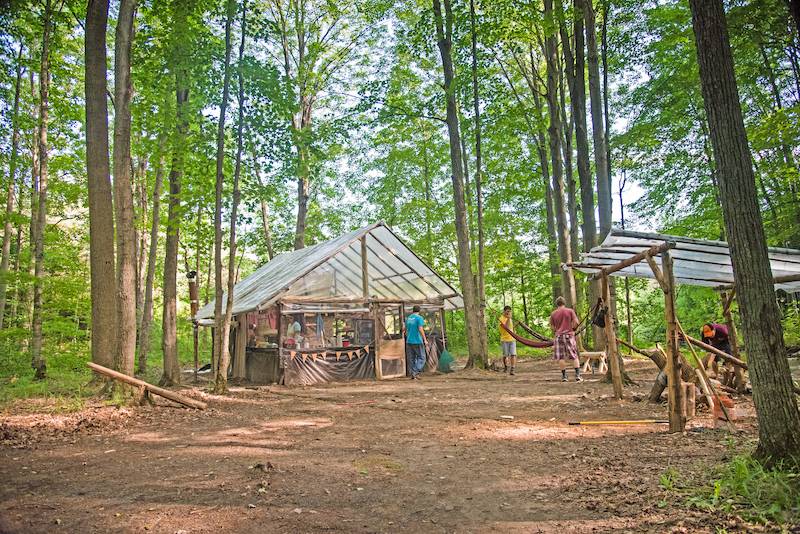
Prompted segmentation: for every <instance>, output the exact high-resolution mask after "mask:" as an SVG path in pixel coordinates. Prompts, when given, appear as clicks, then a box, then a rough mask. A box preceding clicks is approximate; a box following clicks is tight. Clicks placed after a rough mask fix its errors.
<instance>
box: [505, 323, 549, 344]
mask: <svg viewBox="0 0 800 534" xmlns="http://www.w3.org/2000/svg"><path fill="white" fill-rule="evenodd" d="M500 328H502V329H503V330H505V331H506V332H508V333H509V335H510V336H511V337H513V338H514V339H516V340H517V341H519V342H520V343H522V344H523V345H525V346H526V347H533V348H536V349H544V348H547V347H552V346H553V341H552V340H549V341H534V340H532V339H528V338H524V337H522V336H519V335H517V334H515V333H514V332H513V331H512V330H509V328H508V327H507V326H506V325H505V323H500Z"/></svg>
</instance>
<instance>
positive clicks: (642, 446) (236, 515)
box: [0, 360, 755, 534]
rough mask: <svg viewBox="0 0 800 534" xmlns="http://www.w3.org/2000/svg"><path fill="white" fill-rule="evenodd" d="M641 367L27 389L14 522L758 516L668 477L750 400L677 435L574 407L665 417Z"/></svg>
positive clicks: (4, 515)
mask: <svg viewBox="0 0 800 534" xmlns="http://www.w3.org/2000/svg"><path fill="white" fill-rule="evenodd" d="M627 367H628V370H629V371H630V372H631V374H632V376H633V377H634V378H635V379H636V380H638V381H639V386H634V387H629V388H627V389H626V399H625V400H623V401H621V402H618V401H615V400H613V399H612V398H611V393H612V391H611V386H610V385H609V384H604V383H600V382H599V379H600V376H599V375H598V376H594V377H593V376H592V375H588V376H586V381H585V382H583V383H575V382H574V381H570V382H568V383H562V382H561V380H560V375H559V373H558V371H557V370H556V369H555V367H554V364H553V362H550V361H525V362H522V363H521V364H519V365H518V370H517V376H515V377H509V376H507V375H504V374H502V373H494V372H489V371H466V372H464V371H462V372H458V373H454V374H451V375H446V376H443V375H436V376H424V378H423V379H422V380H420V381H419V382H416V381H410V380H407V379H397V380H389V381H383V382H360V383H349V384H332V385H327V386H324V387H307V388H286V387H278V386H271V387H258V388H245V387H240V388H234V389H233V391H232V394H231V395H230V396H227V397H217V396H210V395H207V394H205V393H203V392H202V391H201V390H199V389H194V390H185V392H186V393H187V394H190V395H192V396H195V397H198V398H204V400H206V401H207V402H208V403H209V409H208V410H206V411H196V410H186V409H181V408H175V407H170V406H167V403H166V401H165V402H164V403H163V404H160V405H159V406H156V407H142V408H128V409H119V408H115V407H108V406H103V405H99V404H98V405H96V406H93V407H88V408H86V409H84V410H83V411H81V412H79V413H75V414H71V415H65V416H52V415H43V414H30V413H27V414H26V413H22V414H21V413H20V411H21V410H20V408H21V406H17V407H16V408H15V410H14V412H7V413H5V414H3V415H2V417H0V480H2V484H0V532H81V533H89V532H165V533H173V534H174V533H181V534H183V533H199V532H459V533H461V532H504V533H505V532H512V533H514V532H526V533H528V532H560V533H566V532H607V531H612V530H621V531H626V532H714V531H715V529H716V528H725V529H727V531H728V532H737V531H745V530H747V529H748V527H747V526H745V525H743V524H741V523H739V522H738V520H736V519H732V518H727V517H718V516H714V515H710V514H707V513H702V512H699V511H691V510H688V511H687V509H685V508H684V507H682V506H680V503H679V502H676V501H679V500H680V498H678V497H676V496H674V495H672V494H670V493H669V492H667V491H666V490H665V489H663V488H662V487H661V486H660V485H659V477H660V475H662V474H663V473H664V472H665V471H666V470H667V468H668V467H670V466H671V467H674V468H675V469H677V470H678V471H679V472H680V473H681V474H682V475H684V476H688V477H692V476H695V477H698V479H699V478H700V477H701V476H702V475H703V473H705V472H706V469H707V467H708V466H709V465H712V464H714V463H717V462H720V461H723V460H724V459H726V458H728V457H730V456H731V455H732V454H735V453H737V452H739V451H741V450H744V449H746V448H747V447H748V446H749V444H750V443H751V442H752V439H753V437H754V433H755V431H754V428H753V425H754V418H753V410H752V404H751V403H750V402H749V401H742V402H741V403H740V404H739V405H737V413H738V415H739V416H740V419H739V421H738V422H737V430H736V431H734V432H733V433H730V432H727V431H725V430H715V429H713V421H712V420H711V417H710V416H709V414H708V413H700V414H698V417H697V418H695V419H694V420H692V421H691V422H690V424H689V428H688V429H687V432H686V433H684V434H678V435H674V434H668V433H667V432H666V425H658V424H651V425H638V426H619V425H617V426H593V427H590V426H570V425H568V424H567V422H568V421H570V420H581V419H595V420H596V419H645V418H654V417H655V418H665V417H666V407H665V406H663V405H662V406H653V405H648V404H647V403H646V401H643V400H637V399H638V398H639V397H641V396H645V395H646V393H647V391H648V390H649V388H650V385H651V383H652V378H653V377H654V375H655V373H656V370H655V367H654V366H653V364H652V363H651V362H649V361H641V360H636V361H629V362H627ZM570 374H571V373H570ZM570 378H571V379H572V377H570ZM504 416H505V417H504ZM510 417H513V419H511V418H510Z"/></svg>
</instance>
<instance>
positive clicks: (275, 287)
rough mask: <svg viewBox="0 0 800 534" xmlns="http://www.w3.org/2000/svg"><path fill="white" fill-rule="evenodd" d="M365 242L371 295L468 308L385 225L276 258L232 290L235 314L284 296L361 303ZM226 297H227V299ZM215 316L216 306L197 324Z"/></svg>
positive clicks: (207, 309) (208, 306)
mask: <svg viewBox="0 0 800 534" xmlns="http://www.w3.org/2000/svg"><path fill="white" fill-rule="evenodd" d="M362 237H366V246H367V270H368V272H369V295H370V297H372V298H377V299H386V300H397V301H422V300H441V301H442V303H443V304H444V307H445V308H446V309H456V308H461V307H462V306H463V301H462V299H461V295H460V294H459V293H458V291H456V290H455V289H454V288H453V287H452V286H451V285H450V284H449V283H448V282H447V281H446V280H444V279H443V278H442V277H441V276H439V275H438V274H437V273H436V272H435V271H434V270H433V269H431V268H430V267H429V266H428V265H427V264H426V263H425V262H424V261H422V260H421V259H420V258H419V257H418V256H417V255H416V254H415V253H414V251H412V250H411V249H410V248H409V247H408V246H406V244H405V243H403V241H402V240H401V239H400V238H399V237H398V236H397V234H395V233H394V232H393V231H392V230H391V229H390V228H389V227H388V226H387V225H386V223H384V222H378V223H375V224H371V225H369V226H365V227H363V228H360V229H358V230H355V231H354V232H350V233H348V234H345V235H342V236H340V237H337V238H335V239H331V240H329V241H324V242H322V243H318V244H316V245H313V246H310V247H307V248H303V249H300V250H295V251H293V252H287V253H284V254H279V255H277V256H275V257H274V258H273V259H272V260H271V261H270V262H268V263H266V264H265V265H263V266H262V267H260V268H258V269H257V270H256V271H255V272H254V273H253V274H251V275H250V276H248V277H247V278H245V279H244V280H242V281H240V282H239V283H238V284H236V285H235V286H234V288H233V315H238V314H240V313H246V312H250V311H255V310H259V309H263V308H266V307H268V306H271V305H272V304H274V303H275V302H277V301H278V300H279V299H280V298H281V297H284V296H290V295H291V296H309V297H320V298H322V299H324V298H325V297H329V298H330V297H342V298H360V297H362V289H361V238H362ZM223 298H226V297H223ZM213 317H214V301H213V300H212V301H211V302H209V303H208V304H206V305H205V306H203V307H202V308H201V309H200V310H199V311H198V312H197V315H196V316H195V319H197V320H204V319H212V318H213Z"/></svg>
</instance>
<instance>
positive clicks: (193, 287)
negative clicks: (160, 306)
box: [186, 271, 200, 382]
mask: <svg viewBox="0 0 800 534" xmlns="http://www.w3.org/2000/svg"><path fill="white" fill-rule="evenodd" d="M186 277H187V278H188V279H189V309H190V311H191V314H192V343H193V348H194V381H195V382H197V368H198V366H199V360H200V353H199V350H200V348H199V344H200V340H199V337H198V336H199V332H198V326H197V320H196V319H195V315H197V310H198V309H199V304H200V303H199V301H198V299H199V297H198V294H197V273H196V272H195V271H190V272H189V274H187V275H186Z"/></svg>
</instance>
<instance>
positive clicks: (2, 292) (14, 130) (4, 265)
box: [0, 42, 23, 330]
mask: <svg viewBox="0 0 800 534" xmlns="http://www.w3.org/2000/svg"><path fill="white" fill-rule="evenodd" d="M22 51H23V46H22V42H20V45H19V53H17V65H16V76H15V81H14V104H13V107H12V111H11V155H10V157H9V160H8V192H7V193H6V215H5V221H4V223H3V252H2V258H1V259H0V330H2V328H3V324H4V320H5V312H6V290H7V288H8V264H9V257H10V256H11V233H12V231H13V230H12V226H11V220H12V216H13V213H14V194H15V190H16V185H17V184H16V181H17V151H18V149H19V120H18V115H19V93H20V88H21V85H22Z"/></svg>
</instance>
